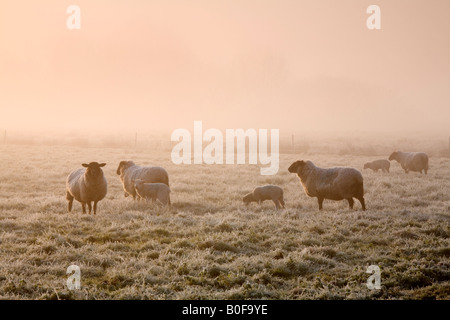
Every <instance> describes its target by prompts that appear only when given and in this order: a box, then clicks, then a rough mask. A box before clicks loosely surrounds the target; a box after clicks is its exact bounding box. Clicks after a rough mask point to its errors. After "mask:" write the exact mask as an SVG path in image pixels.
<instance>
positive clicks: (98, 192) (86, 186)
mask: <svg viewBox="0 0 450 320" xmlns="http://www.w3.org/2000/svg"><path fill="white" fill-rule="evenodd" d="M105 165H106V163H100V164H99V163H98V162H91V163H89V164H86V163H83V164H82V166H83V167H84V168H80V169H78V170H75V171H72V173H70V174H69V176H68V177H67V182H66V199H67V200H68V201H69V204H68V209H69V212H71V211H72V203H73V199H75V200H77V201H79V202H81V206H82V207H83V213H86V203H87V205H88V208H89V214H90V213H91V208H92V207H91V202H94V214H96V213H97V202H99V201H100V200H102V199H103V198H104V197H105V196H106V192H107V183H106V179H105V176H104V174H103V170H102V169H101V168H102V167H104V166H105Z"/></svg>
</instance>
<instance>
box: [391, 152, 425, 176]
mask: <svg viewBox="0 0 450 320" xmlns="http://www.w3.org/2000/svg"><path fill="white" fill-rule="evenodd" d="M392 160H396V161H397V162H398V163H400V165H401V166H402V168H403V170H405V173H408V172H409V171H417V172H420V173H422V170H423V171H424V172H425V174H427V171H428V155H427V154H426V153H423V152H401V151H396V152H393V153H392V154H391V155H390V156H389V161H392Z"/></svg>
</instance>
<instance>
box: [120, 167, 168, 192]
mask: <svg viewBox="0 0 450 320" xmlns="http://www.w3.org/2000/svg"><path fill="white" fill-rule="evenodd" d="M116 173H117V174H118V175H119V176H120V180H121V181H122V185H123V190H124V195H125V197H128V196H129V195H132V196H133V199H136V196H137V198H138V200H139V199H140V197H139V195H137V194H136V189H135V187H134V182H133V180H134V179H142V180H144V182H147V183H156V182H160V183H164V184H166V185H167V186H169V175H168V174H167V171H166V170H165V169H164V168H162V167H141V166H138V165H136V164H135V163H134V162H133V161H120V163H119V166H118V167H117V171H116Z"/></svg>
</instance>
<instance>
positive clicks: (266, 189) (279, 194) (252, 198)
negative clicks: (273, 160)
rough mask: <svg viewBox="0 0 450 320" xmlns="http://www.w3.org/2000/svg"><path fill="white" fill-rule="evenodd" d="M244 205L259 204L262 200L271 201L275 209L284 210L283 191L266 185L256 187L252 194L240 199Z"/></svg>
mask: <svg viewBox="0 0 450 320" xmlns="http://www.w3.org/2000/svg"><path fill="white" fill-rule="evenodd" d="M242 200H243V201H244V203H245V204H246V205H248V204H249V203H250V202H258V203H259V204H261V203H262V202H263V201H264V200H272V201H273V203H275V207H276V208H277V209H279V208H280V206H281V207H282V208H284V204H285V202H284V199H283V189H281V188H280V187H278V186H274V185H271V184H269V185H266V186H262V187H256V188H255V189H254V190H253V192H250V193H249V194H247V195H245V196H244V198H243V199H242Z"/></svg>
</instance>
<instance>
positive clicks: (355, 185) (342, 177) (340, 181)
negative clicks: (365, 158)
mask: <svg viewBox="0 0 450 320" xmlns="http://www.w3.org/2000/svg"><path fill="white" fill-rule="evenodd" d="M288 171H289V172H291V173H296V174H297V175H298V177H299V179H300V182H301V184H302V185H303V189H304V190H305V193H306V194H307V195H308V196H310V197H317V200H318V202H319V210H322V203H323V200H324V199H330V200H343V199H347V201H348V204H349V206H350V209H353V204H354V200H353V198H356V199H358V200H359V202H361V206H362V209H363V210H366V204H365V201H364V187H363V177H362V175H361V172H359V171H358V170H356V169H354V168H330V169H323V168H319V167H316V166H315V165H314V164H313V163H312V162H311V161H295V162H294V163H293V164H291V166H290V167H289V169H288Z"/></svg>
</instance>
